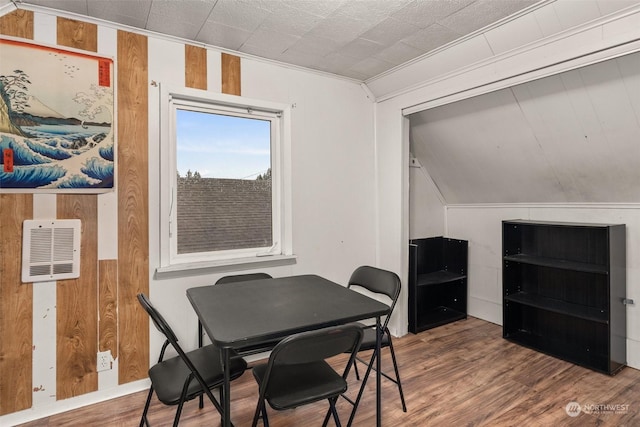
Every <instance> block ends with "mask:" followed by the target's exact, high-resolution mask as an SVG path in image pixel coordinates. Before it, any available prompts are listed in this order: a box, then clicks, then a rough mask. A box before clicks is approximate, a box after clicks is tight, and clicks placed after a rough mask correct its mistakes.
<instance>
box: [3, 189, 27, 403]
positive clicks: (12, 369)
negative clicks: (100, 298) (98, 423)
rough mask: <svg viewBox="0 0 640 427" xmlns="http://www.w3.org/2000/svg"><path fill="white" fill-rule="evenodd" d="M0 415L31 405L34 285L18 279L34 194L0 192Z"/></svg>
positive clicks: (19, 277)
mask: <svg viewBox="0 0 640 427" xmlns="http://www.w3.org/2000/svg"><path fill="white" fill-rule="evenodd" d="M0 218H2V221H0V271H1V272H2V274H0V415H4V414H10V413H12V412H17V411H20V410H23V409H28V408H30V407H31V405H32V402H33V393H32V390H31V389H32V384H33V380H32V375H33V374H32V370H33V286H32V284H31V283H21V276H22V274H21V273H22V271H21V268H22V267H21V260H22V222H23V221H24V220H25V219H32V218H33V196H32V195H30V194H0Z"/></svg>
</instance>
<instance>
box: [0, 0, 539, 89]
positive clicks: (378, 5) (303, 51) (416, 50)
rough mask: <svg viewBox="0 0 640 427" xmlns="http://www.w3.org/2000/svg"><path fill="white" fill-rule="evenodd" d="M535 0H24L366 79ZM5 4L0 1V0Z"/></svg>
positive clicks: (488, 23)
mask: <svg viewBox="0 0 640 427" xmlns="http://www.w3.org/2000/svg"><path fill="white" fill-rule="evenodd" d="M538 1H539V0H29V1H22V2H21V1H19V0H15V1H14V3H15V4H16V5H18V7H21V6H20V4H21V3H22V4H23V5H37V6H44V7H47V8H52V9H58V10H62V11H66V12H72V13H76V14H79V15H86V16H90V17H93V18H98V19H102V20H106V21H111V22H115V23H119V24H124V25H127V26H131V27H136V28H140V29H146V30H150V31H153V32H157V33H162V34H167V35H171V36H176V37H180V38H182V39H187V40H193V41H196V42H200V43H205V44H207V45H212V46H218V47H222V48H225V49H230V50H234V51H238V52H243V53H247V54H251V55H255V56H259V57H263V58H268V59H273V60H277V61H281V62H285V63H289V64H295V65H299V66H303V67H307V68H312V69H316V70H320V71H326V72H330V73H334V74H338V75H341V76H345V77H350V78H355V79H357V80H363V81H364V80H367V79H369V78H371V77H374V76H376V75H378V74H380V73H383V72H384V71H387V70H389V69H391V68H393V67H395V66H397V65H400V64H402V63H404V62H407V61H409V60H411V59H414V58H416V57H419V56H421V55H423V54H425V53H427V52H429V51H432V50H434V49H437V48H438V47H441V46H443V45H446V44H447V43H450V42H452V41H454V40H456V39H459V38H461V37H463V36H465V35H468V34H470V33H473V32H474V31H477V30H479V29H481V28H483V27H486V26H488V25H490V24H492V23H495V22H496V21H498V20H501V19H503V18H505V17H507V16H509V15H512V14H514V13H516V12H518V11H520V10H522V9H524V8H527V7H529V6H531V5H532V4H535V3H537V2H538ZM3 3H7V1H6V0H4V1H3V0H0V4H3Z"/></svg>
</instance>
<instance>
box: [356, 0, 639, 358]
mask: <svg viewBox="0 0 640 427" xmlns="http://www.w3.org/2000/svg"><path fill="white" fill-rule="evenodd" d="M531 15H533V16H528V15H525V16H521V17H519V18H517V19H514V20H512V21H510V22H508V23H507V24H505V25H503V26H502V27H497V28H494V29H491V30H488V31H486V32H484V33H480V34H477V35H476V36H475V37H472V38H469V39H466V40H464V41H463V42H461V43H459V44H457V45H455V46H451V47H450V48H449V49H447V50H446V51H442V52H438V53H435V54H433V55H429V56H427V57H425V58H422V59H421V60H419V61H415V62H413V63H411V64H409V65H408V66H407V67H405V68H403V69H399V70H396V71H394V72H392V73H388V74H385V75H383V76H380V77H379V78H375V79H373V80H372V81H369V82H367V85H368V86H369V87H370V89H371V90H372V92H373V93H374V94H375V95H376V97H377V100H378V103H377V105H376V153H377V154H378V156H377V161H376V166H377V168H378V169H377V177H378V180H379V182H384V185H381V186H380V187H379V191H378V194H377V209H378V215H379V223H378V247H379V252H378V254H377V256H378V259H379V260H380V262H381V264H382V265H383V266H387V267H389V268H391V269H393V270H394V271H396V272H398V273H399V274H401V277H402V278H403V283H406V278H407V254H406V252H405V251H403V250H402V249H400V248H401V247H402V246H403V245H404V246H406V242H407V240H408V238H409V230H408V226H407V224H408V223H409V221H408V220H409V218H410V216H411V217H414V216H416V215H419V213H417V212H412V213H411V215H410V210H409V202H408V200H405V199H404V197H405V196H406V195H408V188H407V184H406V175H407V169H408V163H409V162H408V160H409V159H408V142H407V141H406V136H405V135H404V129H403V119H402V118H403V116H404V115H408V114H411V113H415V112H417V111H421V110H424V109H427V108H433V107H436V106H439V105H444V104H447V103H450V102H454V101H456V100H459V99H465V98H468V97H471V96H475V95H480V94H483V93H488V92H491V91H494V90H497V89H501V88H504V87H509V86H512V85H515V84H518V83H522V82H525V81H529V80H532V79H535V78H541V77H544V76H546V75H552V74H556V73H558V72H562V71H567V70H571V69H575V68H578V67H581V66H584V65H588V64H591V63H596V62H600V61H603V60H606V59H609V58H612V57H617V56H620V55H624V54H627V53H631V52H635V51H637V50H639V49H640V43H639V42H638V40H640V2H638V1H631V2H627V1H622V2H605V1H584V2H573V1H571V0H558V1H556V2H553V3H547V4H545V5H543V6H542V7H540V8H539V9H537V10H535V12H533V13H532V14H531ZM424 185H427V184H426V183H425V184H424ZM439 204H440V201H436V200H435V199H433V204H432V205H431V208H430V209H433V210H437V209H438V208H439V206H438V205H439ZM566 206H569V207H566ZM618 208H619V206H617V205H602V206H600V205H598V206H584V205H583V206H580V210H575V209H574V207H573V205H564V206H558V207H557V208H556V209H555V210H553V215H555V216H554V219H557V220H560V219H566V220H574V219H577V218H574V216H577V217H581V218H584V219H589V218H596V217H597V218H598V221H599V222H611V223H619V222H625V221H626V220H627V219H628V220H629V221H630V222H631V223H633V221H632V219H633V216H634V215H637V214H638V212H639V211H638V209H640V207H637V206H634V205H629V206H626V207H624V208H623V211H624V212H625V213H626V214H627V215H626V217H625V221H621V220H620V215H619V211H618ZM444 209H445V213H444V215H445V230H444V231H445V234H446V235H451V236H455V237H457V238H463V239H465V238H467V239H469V240H470V243H469V244H470V254H469V263H470V271H469V276H470V277H469V312H470V314H471V315H474V316H477V317H480V318H483V319H486V320H489V321H492V322H496V323H500V322H501V318H502V307H501V303H500V294H501V291H500V289H501V281H500V280H501V278H500V276H499V274H500V268H499V267H500V265H501V264H500V262H499V260H500V259H499V254H500V245H501V243H500V239H501V237H500V236H501V229H500V220H501V219H505V217H506V219H508V218H520V217H523V218H529V217H531V218H534V216H533V215H534V214H535V215H538V214H539V211H538V210H535V211H530V209H529V207H527V206H522V205H519V204H513V205H502V206H501V207H500V208H499V209H497V210H496V211H492V210H484V209H480V208H477V209H474V207H473V206H471V207H470V208H465V209H462V208H455V209H454V207H452V206H448V207H445V208H444ZM532 212H533V213H532ZM542 212H546V211H540V215H542ZM535 218H536V219H544V218H538V217H535ZM639 237H640V234H638V233H637V231H636V227H630V228H629V229H628V234H627V239H628V241H637V240H640V239H639ZM632 256H633V251H632V250H631V249H630V250H629V252H628V254H627V260H628V262H627V265H628V266H629V268H630V270H629V274H628V283H629V289H630V291H629V298H633V294H634V293H636V292H637V288H639V284H637V283H636V282H634V280H635V279H634V275H635V272H633V271H632V270H631V269H632V268H635V267H634V266H633V262H632V261H630V260H631V257H632ZM401 301H403V303H404V306H403V305H401V307H402V308H404V309H405V310H406V289H405V290H403V295H401ZM634 310H635V309H634V308H629V309H628V318H629V325H630V330H629V345H628V357H627V359H628V361H629V364H630V365H631V366H635V367H640V360H639V359H640V353H638V351H637V350H638V345H637V335H638V334H639V333H640V328H638V329H634V328H633V326H632V323H633V320H634V319H635V317H636V316H637V315H636V314H635V312H634ZM392 326H393V328H394V329H395V331H396V332H397V333H400V334H402V333H406V331H407V325H406V312H405V316H398V317H397V319H394V321H393V325H392Z"/></svg>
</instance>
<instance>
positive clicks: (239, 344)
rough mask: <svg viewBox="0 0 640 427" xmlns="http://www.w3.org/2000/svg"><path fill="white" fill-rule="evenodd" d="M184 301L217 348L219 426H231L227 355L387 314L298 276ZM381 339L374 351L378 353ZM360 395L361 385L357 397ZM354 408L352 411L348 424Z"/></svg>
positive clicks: (363, 299) (222, 288)
mask: <svg viewBox="0 0 640 427" xmlns="http://www.w3.org/2000/svg"><path fill="white" fill-rule="evenodd" d="M187 297H188V299H189V301H190V302H191V305H192V306H193V308H194V310H195V312H196V314H197V315H198V319H199V321H200V323H201V324H202V327H203V328H204V330H205V331H206V333H207V335H208V336H209V338H210V339H211V341H212V342H213V343H215V344H216V345H218V346H219V347H220V350H221V353H222V357H221V360H222V363H223V369H224V373H225V381H224V384H223V391H222V396H223V402H222V407H223V409H224V413H223V425H224V426H225V427H228V426H230V425H231V419H230V418H231V387H230V381H229V354H230V350H236V351H238V352H240V353H241V354H242V350H243V349H246V348H255V347H256V346H260V345H265V344H268V343H273V342H276V341H279V340H281V339H283V338H285V337H287V336H289V335H292V334H295V333H298V332H304V331H310V330H314V329H321V328H325V327H329V326H335V325H341V324H345V323H350V322H355V321H359V320H364V319H372V318H375V319H376V323H377V325H378V326H379V325H380V317H381V316H384V315H386V314H387V313H388V311H389V306H387V305H386V304H383V303H382V302H380V301H377V300H375V299H372V298H370V297H368V296H365V295H362V294H360V293H358V292H355V291H353V290H351V289H347V288H346V287H344V286H341V285H339V284H337V283H334V282H332V281H330V280H327V279H325V278H323V277H320V276H317V275H301V276H289V277H279V278H274V279H260V280H251V281H246V282H236V283H225V284H218V285H211V286H202V287H197V288H190V289H188V290H187ZM379 350H380V336H379V335H378V343H377V350H376V353H374V354H379V353H380V351H379ZM376 367H377V369H376V425H377V426H380V424H381V400H380V357H376ZM363 389H364V382H363V384H362V388H361V390H360V393H359V395H360V394H361V393H362V391H363ZM356 409H357V405H354V407H353V411H352V414H351V418H350V422H351V421H352V420H353V415H355V410H356Z"/></svg>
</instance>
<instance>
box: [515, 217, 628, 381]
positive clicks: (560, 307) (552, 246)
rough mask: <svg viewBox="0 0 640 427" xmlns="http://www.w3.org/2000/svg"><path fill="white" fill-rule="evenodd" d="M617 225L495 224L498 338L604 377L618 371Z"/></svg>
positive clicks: (620, 292)
mask: <svg viewBox="0 0 640 427" xmlns="http://www.w3.org/2000/svg"><path fill="white" fill-rule="evenodd" d="M625 248H626V245H625V226H624V224H616V225H610V224H583V223H564V222H534V221H524V220H513V221H503V223H502V249H503V264H502V282H503V283H502V288H503V336H504V337H505V338H507V339H509V340H511V341H513V342H515V343H518V344H521V345H525V346H527V347H530V348H533V349H535V350H538V351H542V352H544V353H547V354H550V355H552V356H555V357H559V358H561V359H564V360H567V361H570V362H572V363H576V364H579V365H582V366H585V367H588V368H591V369H593V370H596V371H600V372H604V373H607V374H610V375H613V374H615V373H616V372H617V371H619V370H620V369H621V368H622V367H624V365H625V364H626V307H625V305H624V304H625V301H626V299H625V295H626V269H625V263H626V249H625Z"/></svg>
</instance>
